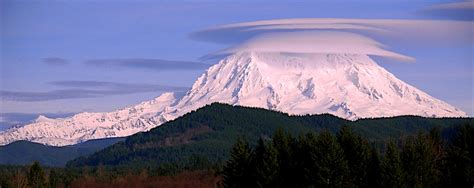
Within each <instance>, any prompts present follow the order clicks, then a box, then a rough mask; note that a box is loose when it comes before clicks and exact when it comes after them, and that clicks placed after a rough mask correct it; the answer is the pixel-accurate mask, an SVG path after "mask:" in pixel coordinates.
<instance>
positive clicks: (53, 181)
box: [48, 169, 60, 188]
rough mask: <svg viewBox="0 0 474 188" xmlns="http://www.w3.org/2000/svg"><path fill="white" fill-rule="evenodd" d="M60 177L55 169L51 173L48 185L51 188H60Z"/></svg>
mask: <svg viewBox="0 0 474 188" xmlns="http://www.w3.org/2000/svg"><path fill="white" fill-rule="evenodd" d="M59 181H60V179H59V176H58V174H57V173H56V171H55V170H54V169H51V170H50V171H49V178H48V184H49V187H50V188H56V187H58V186H59Z"/></svg>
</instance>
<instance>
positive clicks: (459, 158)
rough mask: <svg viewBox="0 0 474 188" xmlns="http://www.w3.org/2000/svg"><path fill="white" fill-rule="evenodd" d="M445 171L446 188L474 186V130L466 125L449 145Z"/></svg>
mask: <svg viewBox="0 0 474 188" xmlns="http://www.w3.org/2000/svg"><path fill="white" fill-rule="evenodd" d="M445 161H446V162H445V165H444V169H443V177H444V185H445V186H446V187H470V186H472V185H474V128H473V125H472V124H466V125H464V126H463V127H461V128H459V129H458V130H457V133H456V136H455V138H454V139H453V141H452V143H451V144H450V145H449V147H448V149H447V153H446V158H445Z"/></svg>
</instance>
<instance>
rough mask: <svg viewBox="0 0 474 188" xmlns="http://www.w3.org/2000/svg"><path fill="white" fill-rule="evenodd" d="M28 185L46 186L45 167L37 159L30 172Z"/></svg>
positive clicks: (35, 186)
mask: <svg viewBox="0 0 474 188" xmlns="http://www.w3.org/2000/svg"><path fill="white" fill-rule="evenodd" d="M28 185H29V186H30V187H33V188H42V187H45V186H46V181H45V177H44V171H43V168H41V166H40V164H39V162H38V161H35V162H34V163H33V165H32V166H31V167H30V170H29V172H28Z"/></svg>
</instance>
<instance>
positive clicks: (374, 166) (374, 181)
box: [367, 147, 382, 187]
mask: <svg viewBox="0 0 474 188" xmlns="http://www.w3.org/2000/svg"><path fill="white" fill-rule="evenodd" d="M380 182H381V169H380V156H379V152H378V151H377V149H375V148H374V147H372V150H371V152H370V159H369V165H368V168H367V187H382V186H381V184H380Z"/></svg>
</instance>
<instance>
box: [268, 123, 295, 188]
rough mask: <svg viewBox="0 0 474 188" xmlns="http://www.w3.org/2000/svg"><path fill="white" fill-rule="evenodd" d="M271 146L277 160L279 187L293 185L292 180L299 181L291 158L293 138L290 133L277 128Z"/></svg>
mask: <svg viewBox="0 0 474 188" xmlns="http://www.w3.org/2000/svg"><path fill="white" fill-rule="evenodd" d="M272 142H273V147H274V148H275V149H276V152H277V160H278V175H277V176H278V177H277V181H278V185H279V186H280V187H291V186H294V182H297V181H299V180H298V178H299V177H298V176H297V174H296V173H295V172H296V170H298V169H297V168H296V167H295V166H296V164H295V160H294V159H293V150H294V148H293V146H294V145H295V143H294V138H293V137H292V136H291V134H289V133H286V132H285V131H283V130H282V129H277V130H276V131H275V133H274V134H273V137H272Z"/></svg>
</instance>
